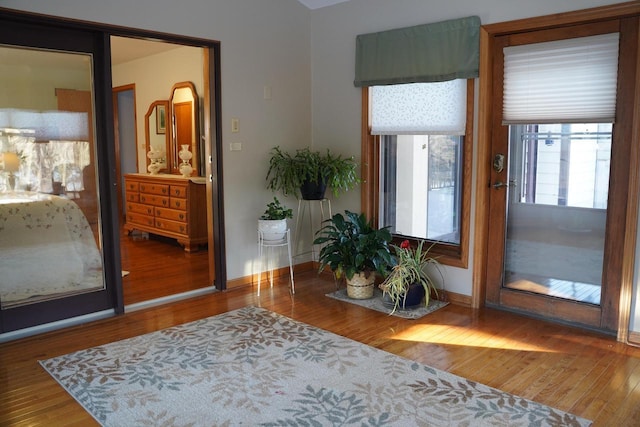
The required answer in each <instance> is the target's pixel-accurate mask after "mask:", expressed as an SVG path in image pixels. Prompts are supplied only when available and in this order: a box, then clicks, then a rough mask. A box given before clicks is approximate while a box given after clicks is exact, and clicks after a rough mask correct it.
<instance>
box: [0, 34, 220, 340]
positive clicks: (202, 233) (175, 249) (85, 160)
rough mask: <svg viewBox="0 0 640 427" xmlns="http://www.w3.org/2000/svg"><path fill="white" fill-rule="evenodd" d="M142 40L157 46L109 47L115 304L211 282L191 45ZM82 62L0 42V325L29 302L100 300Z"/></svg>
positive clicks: (31, 317) (85, 62) (37, 310)
mask: <svg viewBox="0 0 640 427" xmlns="http://www.w3.org/2000/svg"><path fill="white" fill-rule="evenodd" d="M114 39H117V38H114ZM118 42H120V43H118ZM154 44H155V45H161V46H162V48H161V49H158V50H154V49H151V48H149V46H145V47H144V48H143V49H142V50H139V49H138V50H136V49H134V47H139V46H137V45H135V43H133V39H120V40H115V41H114V45H113V52H114V54H113V57H114V63H113V64H112V76H113V86H114V88H116V87H123V86H127V87H129V89H130V91H129V93H126V92H118V91H114V106H117V107H121V108H116V113H118V114H117V116H116V117H117V119H116V125H117V127H118V129H117V130H116V132H115V134H116V141H115V144H116V153H117V154H116V157H119V159H120V161H119V163H118V165H119V166H120V167H119V168H117V169H119V170H117V171H116V175H117V176H119V177H120V179H119V180H118V182H119V184H120V185H119V186H118V187H119V188H118V194H119V195H120V196H121V197H120V198H119V200H120V203H119V206H118V208H119V212H120V214H121V216H120V218H121V220H120V223H121V230H120V253H121V264H122V270H123V271H122V275H123V279H122V283H123V296H124V304H125V305H126V306H132V305H135V304H137V303H142V302H144V301H150V300H157V299H159V298H164V297H169V296H171V295H176V294H184V293H191V294H193V293H197V292H198V291H201V290H204V289H205V288H209V289H210V286H211V284H212V283H213V280H214V271H213V268H212V265H213V263H212V262H210V259H211V258H210V257H211V255H212V253H210V252H211V251H210V250H209V249H208V245H207V238H208V231H207V209H208V206H207V203H206V190H205V187H206V185H205V180H204V177H203V175H204V168H203V165H204V162H203V156H204V148H203V143H202V141H203V139H202V138H201V137H200V135H201V130H200V129H201V127H200V126H201V120H200V114H201V110H202V108H201V105H202V99H203V98H202V94H203V93H204V91H205V82H204V72H203V70H204V65H203V64H204V58H203V56H204V54H203V49H201V48H196V47H186V46H180V45H170V44H167V43H154ZM134 45H135V46H134ZM119 46H120V47H121V46H124V47H125V48H126V49H121V50H120V51H118V49H119ZM140 52H145V55H146V56H144V57H142V55H141V54H140ZM130 54H136V55H138V56H137V57H135V56H134V57H132V56H126V55H130ZM115 59H117V61H118V62H116V61H115ZM93 61H94V57H93V56H92V54H90V53H77V52H63V51H60V50H53V49H52V50H46V49H32V48H20V47H12V46H0V73H2V76H3V79H5V81H7V82H12V83H11V84H9V83H7V86H6V88H7V90H3V91H0V253H1V256H0V275H1V277H2V279H1V280H0V314H2V321H1V322H0V326H1V327H2V328H0V329H2V330H3V331H4V330H13V329H19V328H21V327H25V326H30V325H35V324H38V323H39V322H41V320H40V314H41V313H45V314H44V315H46V316H49V317H47V319H49V318H51V319H53V320H55V319H56V318H61V317H63V316H67V317H68V316H69V315H72V314H73V313H75V312H76V311H77V312H78V313H79V314H82V310H85V312H86V310H91V307H94V310H95V309H96V308H95V307H97V306H98V304H103V305H104V304H106V303H105V301H107V303H108V304H110V302H109V301H111V298H112V297H111V296H110V295H113V292H114V289H113V287H109V286H107V283H106V280H105V277H107V276H108V273H107V270H106V269H105V264H104V255H103V253H104V251H103V248H104V246H103V245H104V244H105V243H104V241H105V238H104V236H103V235H102V232H103V231H102V230H103V225H101V224H102V214H101V210H100V199H101V197H100V194H99V191H98V189H99V188H100V185H99V184H100V183H99V182H98V162H97V158H98V157H99V156H98V155H97V150H98V149H99V148H100V146H99V145H98V143H97V142H96V141H97V138H96V128H98V127H99V126H100V125H101V124H99V123H98V124H97V125H96V123H95V120H94V111H95V105H94V101H95V98H96V94H95V93H94V86H95V81H94V80H93V79H94V72H95V69H94V63H93ZM25 70H28V72H26V71H25ZM121 95H124V96H121ZM116 96H118V97H119V98H120V99H121V100H122V102H119V101H116V100H115V98H116ZM127 97H129V99H127ZM151 153H153V154H151ZM186 164H188V165H189V166H185V165H186ZM210 266H211V267H210ZM96 301H100V302H99V303H98V302H96ZM51 304H54V305H51ZM103 305H101V306H100V307H102V306H103ZM80 307H83V308H80ZM56 313H60V314H56ZM44 315H43V316H44ZM14 319H16V320H15V324H14ZM25 319H26V320H25ZM20 322H22V323H20Z"/></svg>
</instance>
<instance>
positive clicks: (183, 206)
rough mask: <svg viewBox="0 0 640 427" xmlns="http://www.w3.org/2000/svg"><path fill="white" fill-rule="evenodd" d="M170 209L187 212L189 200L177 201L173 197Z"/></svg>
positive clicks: (170, 200) (170, 201)
mask: <svg viewBox="0 0 640 427" xmlns="http://www.w3.org/2000/svg"><path fill="white" fill-rule="evenodd" d="M169 207H171V209H178V210H181V211H185V210H187V199H177V198H175V197H172V198H171V199H169Z"/></svg>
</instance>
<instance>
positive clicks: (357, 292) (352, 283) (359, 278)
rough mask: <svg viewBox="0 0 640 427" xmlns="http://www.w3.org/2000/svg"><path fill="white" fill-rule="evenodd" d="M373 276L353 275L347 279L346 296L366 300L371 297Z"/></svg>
mask: <svg viewBox="0 0 640 427" xmlns="http://www.w3.org/2000/svg"><path fill="white" fill-rule="evenodd" d="M374 280H375V274H370V275H369V277H366V276H365V274H364V273H358V274H355V275H354V276H353V277H352V278H351V279H350V280H349V279H347V295H348V296H349V298H353V299H368V298H372V297H373V290H374V283H373V282H374Z"/></svg>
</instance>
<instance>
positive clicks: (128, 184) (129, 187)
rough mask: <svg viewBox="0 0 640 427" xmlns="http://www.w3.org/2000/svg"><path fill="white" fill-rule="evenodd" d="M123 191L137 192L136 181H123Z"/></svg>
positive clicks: (137, 184)
mask: <svg viewBox="0 0 640 427" xmlns="http://www.w3.org/2000/svg"><path fill="white" fill-rule="evenodd" d="M124 186H125V189H126V191H135V192H136V193H137V192H138V188H139V183H138V181H126V180H125V184H124Z"/></svg>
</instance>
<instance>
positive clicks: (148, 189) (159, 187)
mask: <svg viewBox="0 0 640 427" xmlns="http://www.w3.org/2000/svg"><path fill="white" fill-rule="evenodd" d="M140 192H141V193H148V194H159V195H161V196H168V195H169V186H168V185H167V184H149V183H147V182H141V183H140Z"/></svg>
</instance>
